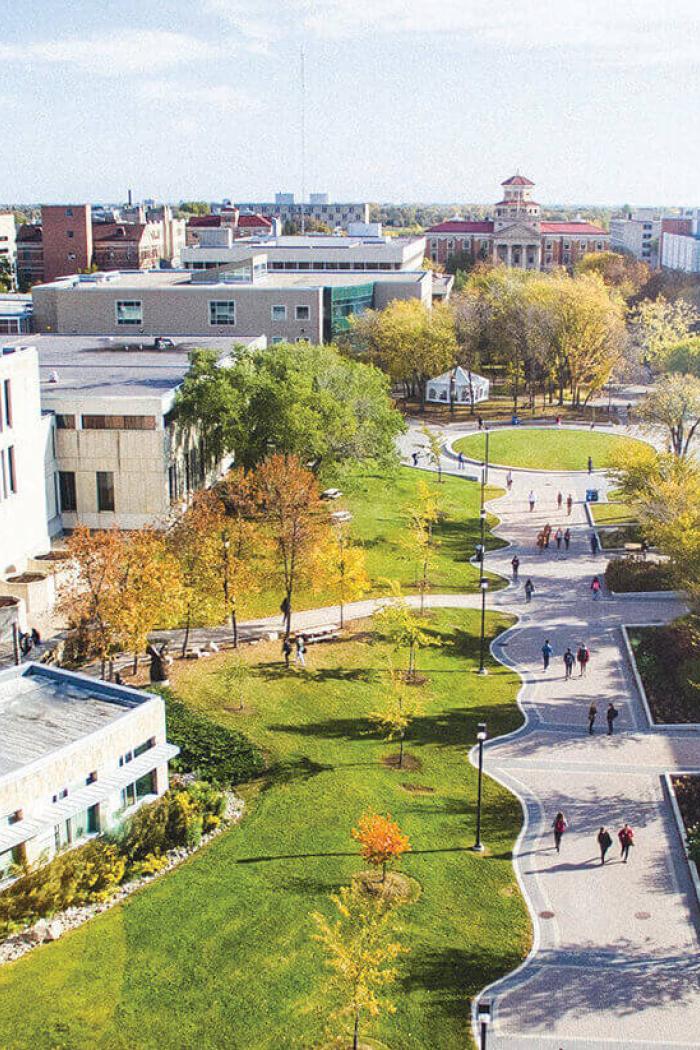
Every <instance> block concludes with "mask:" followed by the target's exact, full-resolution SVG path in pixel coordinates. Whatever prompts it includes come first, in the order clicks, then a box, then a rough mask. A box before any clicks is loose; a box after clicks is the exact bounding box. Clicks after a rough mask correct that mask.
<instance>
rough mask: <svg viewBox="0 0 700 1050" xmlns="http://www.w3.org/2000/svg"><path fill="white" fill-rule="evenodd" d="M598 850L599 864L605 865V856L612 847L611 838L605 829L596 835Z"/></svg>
mask: <svg viewBox="0 0 700 1050" xmlns="http://www.w3.org/2000/svg"><path fill="white" fill-rule="evenodd" d="M597 841H598V848H599V850H600V863H601V864H605V854H606V853H607V852H608V850H609V849H610V847H611V846H612V838H611V836H610V832H609V831H608V829H607V828H605V827H603V828H601V829H600V831H599V832H598V835H597Z"/></svg>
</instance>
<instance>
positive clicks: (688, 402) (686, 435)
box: [636, 373, 700, 456]
mask: <svg viewBox="0 0 700 1050" xmlns="http://www.w3.org/2000/svg"><path fill="white" fill-rule="evenodd" d="M636 414H637V418H638V419H639V421H640V422H641V424H642V426H643V427H645V428H646V429H648V430H651V431H654V430H656V429H657V428H659V427H661V428H663V429H664V430H665V431H666V433H667V434H668V437H669V441H670V445H671V450H672V451H673V453H674V454H675V455H676V456H686V455H687V454H688V451H689V449H690V446H691V444H692V443H693V441H694V440H695V437H696V434H697V430H698V427H699V426H700V379H698V378H697V377H696V376H691V375H677V374H675V373H673V374H671V375H664V376H661V378H660V379H659V380H658V381H657V382H656V384H655V386H654V387H653V388H652V390H650V391H649V393H648V394H647V395H646V396H645V397H644V398H642V400H641V401H640V402H639V405H638V407H637V413H636Z"/></svg>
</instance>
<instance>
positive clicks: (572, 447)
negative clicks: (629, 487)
mask: <svg viewBox="0 0 700 1050" xmlns="http://www.w3.org/2000/svg"><path fill="white" fill-rule="evenodd" d="M485 445H486V435H485V434H484V433H477V434H470V435H469V436H468V437H463V438H460V439H459V440H458V441H456V442H455V445H454V447H455V449H456V450H457V451H458V452H463V453H464V454H465V456H468V457H469V458H470V459H479V460H483V458H484V454H485V452H484V450H485ZM641 447H642V442H641V441H635V440H634V439H633V438H625V437H618V436H617V435H615V434H605V433H602V432H601V431H597V430H560V429H559V428H558V427H551V428H549V429H545V428H539V427H522V428H513V429H510V428H508V429H506V430H490V431H489V459H490V461H491V462H492V463H495V464H499V465H502V466H509V467H532V468H534V469H536V470H586V469H587V468H588V457H589V456H591V458H592V459H593V466H594V469H599V468H601V467H608V466H610V463H611V455H612V453H613V451H615V452H617V451H618V450H620V449H628V450H629V451H630V452H633V451H634V450H635V449H639V448H641Z"/></svg>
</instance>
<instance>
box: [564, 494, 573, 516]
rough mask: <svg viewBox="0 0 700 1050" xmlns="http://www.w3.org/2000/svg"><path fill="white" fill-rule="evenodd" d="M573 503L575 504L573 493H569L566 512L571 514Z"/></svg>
mask: <svg viewBox="0 0 700 1050" xmlns="http://www.w3.org/2000/svg"><path fill="white" fill-rule="evenodd" d="M573 505H574V497H573V496H572V495H571V493H569V495H568V496H567V497H566V513H567V514H571V508H572V507H573Z"/></svg>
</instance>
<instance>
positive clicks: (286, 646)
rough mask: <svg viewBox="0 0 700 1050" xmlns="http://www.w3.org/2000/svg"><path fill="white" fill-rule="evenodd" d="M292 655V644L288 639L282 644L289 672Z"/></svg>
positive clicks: (285, 664)
mask: <svg viewBox="0 0 700 1050" xmlns="http://www.w3.org/2000/svg"><path fill="white" fill-rule="evenodd" d="M291 655H292V643H291V640H290V639H289V638H288V637H287V638H285V639H284V641H283V642H282V656H283V657H284V666H285V667H286V669H287V670H289V657H290V656H291Z"/></svg>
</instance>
